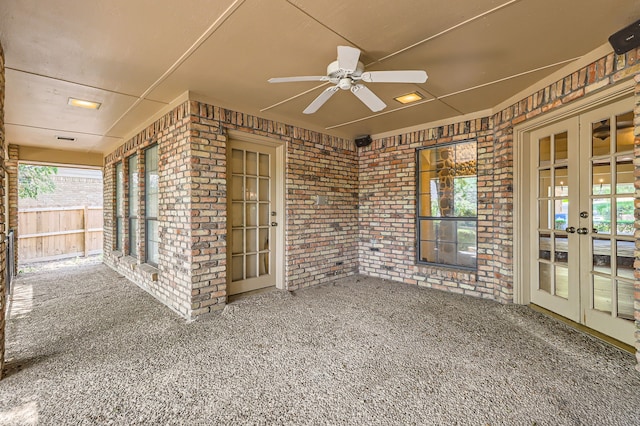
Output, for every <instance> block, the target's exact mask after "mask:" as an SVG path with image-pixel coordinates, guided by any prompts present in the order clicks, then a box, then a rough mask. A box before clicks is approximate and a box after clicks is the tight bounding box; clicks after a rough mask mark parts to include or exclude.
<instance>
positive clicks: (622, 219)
mask: <svg viewBox="0 0 640 426" xmlns="http://www.w3.org/2000/svg"><path fill="white" fill-rule="evenodd" d="M633 211H634V206H633V198H623V197H618V198H617V199H616V233H617V234H618V235H633V232H634V221H635V218H634V215H633Z"/></svg>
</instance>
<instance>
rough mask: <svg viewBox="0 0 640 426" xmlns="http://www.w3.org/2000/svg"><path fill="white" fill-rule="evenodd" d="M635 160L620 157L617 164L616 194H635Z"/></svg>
mask: <svg viewBox="0 0 640 426" xmlns="http://www.w3.org/2000/svg"><path fill="white" fill-rule="evenodd" d="M633 169H634V167H633V159H632V158H628V157H620V158H618V160H617V162H616V194H633V192H634V190H635V188H634V186H633V183H634V177H633Z"/></svg>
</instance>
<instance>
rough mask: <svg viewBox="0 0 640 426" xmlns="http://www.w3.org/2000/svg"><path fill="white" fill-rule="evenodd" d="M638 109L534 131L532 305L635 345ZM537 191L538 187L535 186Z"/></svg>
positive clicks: (624, 106)
mask: <svg viewBox="0 0 640 426" xmlns="http://www.w3.org/2000/svg"><path fill="white" fill-rule="evenodd" d="M633 117H634V115H633V103H632V100H625V101H620V102H617V103H615V104H611V105H609V106H607V107H604V108H600V109H598V110H595V111H592V112H588V113H584V114H582V115H580V116H577V117H573V118H570V119H566V120H564V121H561V122H558V123H555V124H553V125H550V126H547V127H545V128H542V129H539V130H536V131H534V132H532V133H531V138H530V140H531V158H532V161H533V162H534V164H533V167H531V170H532V176H531V177H532V179H531V184H532V188H534V187H535V190H533V191H531V197H532V200H531V201H532V204H531V205H532V206H534V208H535V211H536V214H535V219H536V226H534V227H532V235H531V244H532V253H533V257H534V258H535V266H534V267H533V268H531V283H532V284H531V286H530V289H531V294H530V298H531V302H532V303H535V304H537V305H540V306H542V307H544V308H546V309H549V310H551V311H553V312H556V313H558V314H560V315H562V316H564V317H567V318H569V319H571V320H573V321H575V322H578V323H581V324H584V325H586V326H587V327H590V328H592V329H594V330H597V331H600V332H602V333H604V334H606V335H609V336H611V337H613V338H615V339H617V340H620V341H622V342H625V343H628V344H634V342H635V339H634V330H635V327H634V322H633V313H634V312H633V310H634V308H633V298H634V296H633V281H634V268H633V261H634V254H633V251H634V248H635V240H634V192H635V189H634V176H633V174H634V173H633V140H634V136H633ZM533 185H535V186H533Z"/></svg>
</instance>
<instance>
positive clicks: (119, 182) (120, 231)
mask: <svg viewBox="0 0 640 426" xmlns="http://www.w3.org/2000/svg"><path fill="white" fill-rule="evenodd" d="M123 195H124V176H123V175H122V163H121V162H120V163H118V164H116V244H115V250H122V247H123V245H124V244H123V242H124V241H123V239H124V228H123V227H122V225H123V218H124V200H123V199H122V196H123Z"/></svg>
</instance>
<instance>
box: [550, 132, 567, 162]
mask: <svg viewBox="0 0 640 426" xmlns="http://www.w3.org/2000/svg"><path fill="white" fill-rule="evenodd" d="M567 141H568V133H567V132H563V133H558V134H557V135H555V137H554V138H553V148H554V149H553V151H554V154H555V161H560V160H566V159H567V158H568V157H567Z"/></svg>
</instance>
